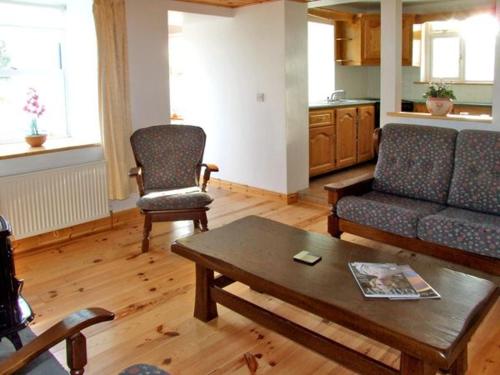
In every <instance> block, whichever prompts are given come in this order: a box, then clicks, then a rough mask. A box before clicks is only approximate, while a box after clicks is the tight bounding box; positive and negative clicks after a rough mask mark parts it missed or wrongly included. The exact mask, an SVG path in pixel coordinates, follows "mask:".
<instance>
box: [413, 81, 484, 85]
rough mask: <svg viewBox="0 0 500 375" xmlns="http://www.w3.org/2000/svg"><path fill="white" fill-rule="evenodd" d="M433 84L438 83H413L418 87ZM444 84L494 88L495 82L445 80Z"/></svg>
mask: <svg viewBox="0 0 500 375" xmlns="http://www.w3.org/2000/svg"><path fill="white" fill-rule="evenodd" d="M431 82H436V81H414V82H413V83H415V84H417V85H428V84H430V83H431ZM443 82H446V83H447V84H450V85H465V86H467V85H472V86H478V85H479V86H481V85H483V86H493V82H483V81H446V80H443Z"/></svg>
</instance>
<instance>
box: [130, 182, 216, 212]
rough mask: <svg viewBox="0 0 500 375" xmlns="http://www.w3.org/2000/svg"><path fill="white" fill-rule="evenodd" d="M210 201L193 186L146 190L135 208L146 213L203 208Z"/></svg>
mask: <svg viewBox="0 0 500 375" xmlns="http://www.w3.org/2000/svg"><path fill="white" fill-rule="evenodd" d="M212 201H213V199H212V197H210V195H208V194H207V193H204V192H202V191H201V190H200V189H199V188H198V187H196V186H195V187H190V188H184V189H176V190H147V191H146V194H144V195H143V196H142V197H140V198H139V200H138V201H137V206H138V207H139V208H140V209H142V210H146V211H161V210H182V209H190V208H203V207H206V206H208V205H209V204H210V203H212Z"/></svg>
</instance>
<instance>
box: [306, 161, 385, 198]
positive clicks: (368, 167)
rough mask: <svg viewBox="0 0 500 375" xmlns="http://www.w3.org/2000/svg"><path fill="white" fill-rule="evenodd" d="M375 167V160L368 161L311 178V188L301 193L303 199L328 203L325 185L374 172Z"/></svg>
mask: <svg viewBox="0 0 500 375" xmlns="http://www.w3.org/2000/svg"><path fill="white" fill-rule="evenodd" d="M374 169H375V163H374V162H367V163H363V164H360V165H356V166H353V167H350V168H346V169H342V170H340V171H336V172H331V173H327V174H324V175H322V176H317V177H313V178H312V179H311V180H310V183H309V188H307V189H305V190H302V191H301V192H300V193H299V196H300V199H301V200H302V201H307V202H311V203H316V204H322V205H328V199H327V194H326V192H325V189H324V187H325V185H326V184H329V183H332V182H338V181H344V180H346V179H349V178H353V177H358V176H360V175H364V174H367V173H372V172H373V170H374Z"/></svg>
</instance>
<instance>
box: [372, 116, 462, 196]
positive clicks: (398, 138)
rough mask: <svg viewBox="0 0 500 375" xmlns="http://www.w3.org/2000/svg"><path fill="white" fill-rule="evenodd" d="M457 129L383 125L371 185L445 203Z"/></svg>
mask: <svg viewBox="0 0 500 375" xmlns="http://www.w3.org/2000/svg"><path fill="white" fill-rule="evenodd" d="M457 133H458V132H457V131H456V130H454V129H447V128H438V127H433V126H422V125H405V124H387V125H385V126H384V127H383V128H382V131H381V140H380V146H379V155H378V162H377V166H376V168H375V179H374V182H373V189H374V190H377V191H381V192H385V193H391V194H396V195H400V196H404V197H409V198H416V199H423V200H427V201H431V202H437V203H442V204H445V203H446V201H447V198H448V189H449V187H450V181H451V176H452V173H453V161H454V155H455V142H456V137H457Z"/></svg>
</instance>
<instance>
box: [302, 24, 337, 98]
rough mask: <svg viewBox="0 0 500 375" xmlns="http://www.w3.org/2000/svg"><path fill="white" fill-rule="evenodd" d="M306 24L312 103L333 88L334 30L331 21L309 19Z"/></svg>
mask: <svg viewBox="0 0 500 375" xmlns="http://www.w3.org/2000/svg"><path fill="white" fill-rule="evenodd" d="M307 25H308V28H307V31H308V38H307V39H308V64H309V66H308V70H309V102H310V103H313V102H318V101H321V100H325V99H326V97H328V96H330V95H331V93H332V91H334V90H335V54H334V46H335V39H334V33H335V31H334V26H333V25H332V24H331V23H326V22H320V21H309V22H308V23H307Z"/></svg>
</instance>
